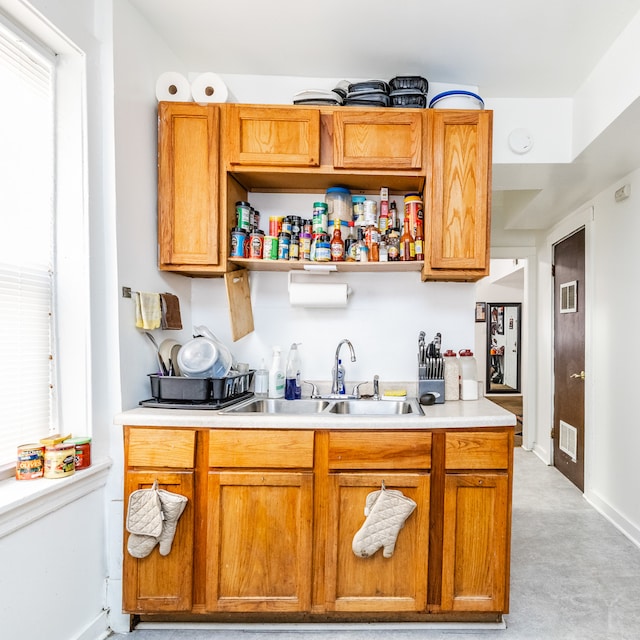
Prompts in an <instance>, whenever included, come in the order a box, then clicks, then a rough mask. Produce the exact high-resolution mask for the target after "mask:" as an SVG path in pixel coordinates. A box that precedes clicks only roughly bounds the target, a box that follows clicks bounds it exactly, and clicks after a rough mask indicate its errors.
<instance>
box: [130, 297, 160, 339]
mask: <svg viewBox="0 0 640 640" xmlns="http://www.w3.org/2000/svg"><path fill="white" fill-rule="evenodd" d="M161 321H162V309H161V307H160V294H159V293H144V292H143V291H139V292H136V327H137V328H138V329H146V330H147V331H148V330H150V329H159V328H160V325H161Z"/></svg>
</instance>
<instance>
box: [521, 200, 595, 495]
mask: <svg viewBox="0 0 640 640" xmlns="http://www.w3.org/2000/svg"><path fill="white" fill-rule="evenodd" d="M594 216H595V209H594V207H593V206H589V207H586V208H583V209H580V210H578V211H577V212H576V213H574V214H572V215H570V216H568V217H567V218H565V219H564V220H563V221H561V222H560V223H558V224H557V225H556V226H555V227H553V228H552V229H551V230H550V231H549V233H548V235H547V237H546V240H545V246H544V250H543V253H542V254H541V255H539V257H538V260H539V266H540V272H541V283H540V285H541V287H540V288H541V291H540V296H539V301H540V308H539V309H538V321H539V326H541V327H546V328H545V330H544V331H541V333H542V336H541V338H540V351H539V358H540V368H539V371H540V374H541V375H540V378H539V380H540V384H539V386H538V392H539V395H538V408H539V415H540V416H541V418H542V419H541V421H540V425H539V434H538V435H539V437H538V438H537V441H536V444H535V446H534V450H535V452H536V453H537V454H538V455H539V456H540V457H541V458H542V459H543V460H544V461H545V462H546V463H547V464H548V465H553V439H552V437H551V428H552V427H553V417H554V404H553V397H554V395H553V394H554V385H555V376H554V357H553V344H554V321H553V311H554V283H553V277H552V275H551V265H552V261H553V251H554V249H553V247H554V245H556V244H557V243H558V242H560V241H561V240H563V239H565V238H567V237H569V236H571V235H572V234H574V233H575V232H576V231H579V230H580V229H581V228H583V227H584V231H585V250H584V261H585V265H584V267H585V300H586V305H587V306H586V309H585V354H584V358H585V361H584V366H585V373H586V378H585V381H584V385H585V389H584V430H585V438H584V449H585V458H584V493H585V494H587V493H589V488H590V485H591V477H590V473H589V470H590V469H591V464H590V460H591V456H592V452H593V451H594V449H593V438H594V428H593V424H592V420H593V415H594V412H593V407H592V403H593V397H594V394H593V375H590V373H591V372H593V366H592V356H591V353H592V349H590V345H591V344H593V330H592V327H593V300H594V281H595V278H594V275H595V274H594V273H593V264H594V260H593V221H594Z"/></svg>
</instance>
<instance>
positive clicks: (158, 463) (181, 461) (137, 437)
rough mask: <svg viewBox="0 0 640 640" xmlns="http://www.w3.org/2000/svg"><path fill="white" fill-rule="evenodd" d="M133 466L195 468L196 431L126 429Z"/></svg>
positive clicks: (130, 465) (129, 455)
mask: <svg viewBox="0 0 640 640" xmlns="http://www.w3.org/2000/svg"><path fill="white" fill-rule="evenodd" d="M125 430H126V431H125V433H127V432H128V438H129V442H128V448H127V464H128V466H129V467H160V468H164V467H166V468H170V469H192V468H193V466H194V459H195V448H196V432H195V431H193V430H192V429H154V428H145V427H125Z"/></svg>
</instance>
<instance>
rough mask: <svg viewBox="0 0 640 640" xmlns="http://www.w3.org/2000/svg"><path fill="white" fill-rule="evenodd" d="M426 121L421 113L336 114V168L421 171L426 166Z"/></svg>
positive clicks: (350, 110)
mask: <svg viewBox="0 0 640 640" xmlns="http://www.w3.org/2000/svg"><path fill="white" fill-rule="evenodd" d="M422 120H423V119H422V112H420V111H416V112H412V111H407V110H402V111H394V110H393V109H386V110H384V111H383V112H381V111H380V110H372V109H369V110H356V109H350V108H348V109H345V110H341V111H335V112H334V113H333V165H334V167H335V168H336V169H383V170H389V169H391V170H406V171H411V170H414V171H419V170H420V169H421V168H422V166H423V142H424V140H423V135H422Z"/></svg>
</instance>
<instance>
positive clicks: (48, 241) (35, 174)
mask: <svg viewBox="0 0 640 640" xmlns="http://www.w3.org/2000/svg"><path fill="white" fill-rule="evenodd" d="M54 63H55V56H54V55H53V54H52V53H50V52H47V50H46V49H45V48H44V47H41V46H39V45H37V44H36V43H35V42H30V41H29V38H28V37H27V36H25V35H24V34H22V33H21V32H19V31H18V30H17V29H16V30H14V29H12V28H10V27H8V26H6V25H5V24H3V23H0V83H1V86H2V87H3V100H2V101H0V201H1V203H2V204H1V206H0V225H1V227H0V228H1V229H2V232H1V233H0V359H1V360H0V361H1V363H2V364H1V366H2V369H3V373H2V375H1V376H0V416H1V419H0V467H1V466H3V465H6V464H7V463H15V457H16V448H17V446H18V445H21V444H26V443H29V442H34V441H35V442H37V441H38V440H39V439H40V438H42V437H44V436H46V435H47V434H48V433H50V432H51V431H55V430H56V428H57V420H56V403H55V398H56V393H55V391H56V389H55V384H54V383H55V368H56V367H55V365H56V363H55V360H54V358H53V354H54V348H53V347H54V341H53V336H54V329H53V323H54V321H55V315H54V313H53V311H54V305H53V300H54V289H53V287H54V282H55V273H54V264H55V253H54V251H55V246H54V245H55V243H54V230H55V217H54V211H55V199H56V193H55V178H56V171H55V148H54V144H55V131H56V128H55V117H54V113H55V96H54V87H55V82H54V79H55V75H54V72H55V64H54Z"/></svg>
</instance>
